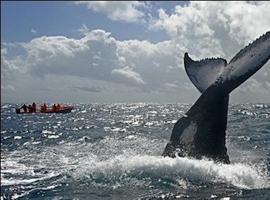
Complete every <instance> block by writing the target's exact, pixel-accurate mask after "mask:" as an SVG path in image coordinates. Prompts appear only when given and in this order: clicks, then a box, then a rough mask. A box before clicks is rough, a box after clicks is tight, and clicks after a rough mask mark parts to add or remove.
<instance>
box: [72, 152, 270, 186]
mask: <svg viewBox="0 0 270 200" xmlns="http://www.w3.org/2000/svg"><path fill="white" fill-rule="evenodd" d="M81 161H82V162H81V163H79V165H78V168H77V169H76V170H75V173H74V174H73V176H74V177H75V178H81V177H82V176H87V177H103V178H106V179H108V180H109V179H116V178H117V177H122V176H123V175H124V176H131V177H140V175H141V174H143V173H144V174H147V175H149V178H151V177H152V178H153V177H156V178H158V177H160V178H161V179H162V178H164V177H165V178H171V179H175V181H177V180H181V179H182V178H186V179H189V180H198V181H205V182H220V183H228V184H232V185H234V186H237V187H240V188H245V189H257V188H266V187H270V184H269V179H267V178H266V177H264V176H262V175H261V173H260V172H259V171H258V169H256V168H254V167H253V166H249V165H246V164H240V163H235V164H230V165H227V164H217V163H214V162H213V161H208V160H195V159H189V158H180V157H178V158H174V159H173V158H169V157H161V156H147V155H143V156H142V155H137V156H133V157H126V156H116V157H113V158H111V159H108V160H103V161H98V160H96V159H93V157H91V159H89V160H87V159H84V160H81ZM144 178H145V177H144Z"/></svg>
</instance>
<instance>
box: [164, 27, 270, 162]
mask: <svg viewBox="0 0 270 200" xmlns="http://www.w3.org/2000/svg"><path fill="white" fill-rule="evenodd" d="M269 58H270V31H268V32H266V33H265V34H263V35H262V36H260V37H259V38H258V39H256V40H255V41H253V42H252V43H250V44H249V45H247V46H246V47H244V48H243V49H242V50H240V51H239V52H238V53H237V54H236V55H235V56H234V57H233V58H232V59H231V60H230V62H228V63H227V61H226V60H225V59H223V58H206V59H203V60H198V61H195V60H193V59H192V58H190V56H189V55H188V53H185V54H184V67H185V71H186V73H187V76H188V77H189V79H190V81H191V82H192V83H193V84H194V86H195V87H196V88H197V89H198V91H199V92H200V93H201V95H200V97H199V98H198V99H197V101H196V102H195V103H194V104H193V105H192V106H191V108H190V109H189V110H188V111H187V112H186V113H185V115H183V116H182V117H181V118H180V119H179V120H178V121H177V122H176V123H175V124H174V127H173V130H172V134H171V137H170V140H169V142H168V143H167V145H166V146H165V149H164V151H163V153H162V155H163V156H169V157H172V158H174V157H176V156H179V157H193V158H195V159H202V158H207V159H211V160H214V161H215V162H221V163H226V164H229V163H230V159H229V156H228V153H227V147H226V129H227V118H228V105H229V95H230V93H231V92H232V91H233V90H234V89H235V88H237V87H239V86H240V85H241V84H242V83H244V82H245V81H246V80H248V79H249V78H250V77H251V76H252V75H253V74H255V73H256V72H257V71H258V70H259V69H261V68H262V67H263V66H264V65H265V63H267V61H268V60H269Z"/></svg>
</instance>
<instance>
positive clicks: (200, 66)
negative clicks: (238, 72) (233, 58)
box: [184, 53, 227, 93]
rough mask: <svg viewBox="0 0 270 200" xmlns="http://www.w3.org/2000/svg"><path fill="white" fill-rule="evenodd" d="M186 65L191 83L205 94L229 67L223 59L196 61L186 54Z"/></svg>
mask: <svg viewBox="0 0 270 200" xmlns="http://www.w3.org/2000/svg"><path fill="white" fill-rule="evenodd" d="M184 65H185V70H186V73H187V75H188V77H189V79H190V80H191V82H192V83H193V84H194V85H195V87H196V88H197V89H198V90H199V91H200V92H201V93H203V92H204V91H205V90H206V89H207V88H208V87H209V86H210V85H212V84H213V83H214V82H215V81H216V79H217V78H218V77H219V76H220V74H221V73H222V71H223V70H224V67H225V66H226V65H227V61H226V60H225V59H223V58H207V59H204V60H200V61H194V60H192V59H191V58H190V57H189V56H188V53H185V56H184Z"/></svg>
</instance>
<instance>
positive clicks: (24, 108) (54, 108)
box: [16, 102, 62, 113]
mask: <svg viewBox="0 0 270 200" xmlns="http://www.w3.org/2000/svg"><path fill="white" fill-rule="evenodd" d="M61 108H62V106H61V105H60V104H57V105H56V104H53V106H52V109H50V111H52V112H57V111H59V110H61ZM21 109H22V111H23V112H24V113H35V112H37V106H36V103H35V102H33V103H32V105H25V104H23V105H22V106H21V107H20V108H17V109H16V112H17V113H20V112H21ZM47 111H48V106H47V105H46V104H45V103H44V104H42V105H41V106H40V112H47Z"/></svg>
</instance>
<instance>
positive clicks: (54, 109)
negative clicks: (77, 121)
mask: <svg viewBox="0 0 270 200" xmlns="http://www.w3.org/2000/svg"><path fill="white" fill-rule="evenodd" d="M52 111H53V112H55V111H57V107H56V105H55V104H53V107H52Z"/></svg>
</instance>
